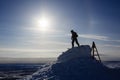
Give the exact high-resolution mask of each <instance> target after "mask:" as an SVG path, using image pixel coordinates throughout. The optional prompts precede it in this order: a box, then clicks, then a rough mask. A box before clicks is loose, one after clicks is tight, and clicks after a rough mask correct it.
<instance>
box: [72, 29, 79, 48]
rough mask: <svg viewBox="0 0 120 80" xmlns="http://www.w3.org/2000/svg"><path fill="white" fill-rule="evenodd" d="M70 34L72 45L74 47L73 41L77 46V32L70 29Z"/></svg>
mask: <svg viewBox="0 0 120 80" xmlns="http://www.w3.org/2000/svg"><path fill="white" fill-rule="evenodd" d="M71 34H72V36H71V39H72V47H74V42H76V44H77V45H78V47H79V46H80V45H79V43H78V40H77V37H78V35H77V33H76V32H75V31H73V30H71Z"/></svg>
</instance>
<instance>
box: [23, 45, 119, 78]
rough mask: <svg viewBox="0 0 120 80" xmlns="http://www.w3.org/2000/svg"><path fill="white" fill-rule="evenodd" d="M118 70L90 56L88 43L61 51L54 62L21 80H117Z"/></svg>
mask: <svg viewBox="0 0 120 80" xmlns="http://www.w3.org/2000/svg"><path fill="white" fill-rule="evenodd" d="M119 74H120V70H114V69H109V68H107V67H106V66H104V65H103V64H102V63H100V62H99V61H97V60H96V59H93V58H92V57H91V48H90V46H89V45H82V46H80V47H75V48H71V49H69V50H67V51H66V52H63V53H62V54H61V55H60V56H59V57H58V60H57V61H56V63H54V64H50V65H46V66H44V67H43V68H42V69H40V70H38V71H37V72H36V73H35V74H33V75H31V76H29V77H27V78H25V79H23V80H119V79H120V77H119Z"/></svg>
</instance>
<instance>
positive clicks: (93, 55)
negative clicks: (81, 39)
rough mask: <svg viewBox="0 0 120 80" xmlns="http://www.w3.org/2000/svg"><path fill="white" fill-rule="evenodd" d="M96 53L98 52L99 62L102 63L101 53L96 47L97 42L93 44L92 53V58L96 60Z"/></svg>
mask: <svg viewBox="0 0 120 80" xmlns="http://www.w3.org/2000/svg"><path fill="white" fill-rule="evenodd" d="M95 51H96V52H97V56H98V59H99V61H100V62H101V59H100V55H99V53H98V50H97V47H96V45H95V42H94V41H93V43H92V52H93V54H92V57H93V58H95V56H96V55H95Z"/></svg>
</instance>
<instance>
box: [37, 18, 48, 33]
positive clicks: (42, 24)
mask: <svg viewBox="0 0 120 80" xmlns="http://www.w3.org/2000/svg"><path fill="white" fill-rule="evenodd" d="M37 26H38V27H39V29H40V30H41V31H47V30H48V28H49V27H50V21H49V19H48V18H46V17H42V18H40V19H38V20H37Z"/></svg>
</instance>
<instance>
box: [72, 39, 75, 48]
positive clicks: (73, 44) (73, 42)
mask: <svg viewBox="0 0 120 80" xmlns="http://www.w3.org/2000/svg"><path fill="white" fill-rule="evenodd" d="M74 41H75V40H74V39H72V48H73V47H74Z"/></svg>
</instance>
